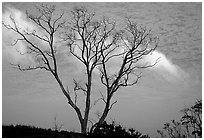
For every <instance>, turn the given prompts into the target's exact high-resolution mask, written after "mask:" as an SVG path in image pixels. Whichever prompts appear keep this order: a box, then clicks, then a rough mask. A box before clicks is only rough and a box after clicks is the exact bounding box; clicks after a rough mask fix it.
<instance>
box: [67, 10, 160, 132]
mask: <svg viewBox="0 0 204 140" xmlns="http://www.w3.org/2000/svg"><path fill="white" fill-rule="evenodd" d="M94 16H95V13H90V12H88V10H87V9H86V8H84V7H81V8H75V9H74V10H73V11H72V21H71V22H70V23H69V24H68V26H67V32H64V37H63V39H64V40H65V41H67V42H68V47H69V49H70V52H71V54H72V55H73V56H74V57H76V58H77V59H78V60H79V61H80V62H81V63H82V64H83V65H84V66H85V69H86V76H87V82H86V83H85V85H86V86H85V88H82V87H83V86H81V85H80V84H79V83H77V82H75V88H76V89H77V90H80V91H82V92H84V93H85V95H86V96H85V100H86V104H85V111H84V112H85V113H84V118H83V119H82V120H83V121H82V122H81V123H82V124H81V127H82V128H83V129H82V132H85V131H86V130H85V129H86V128H87V123H88V119H89V111H90V105H91V101H90V97H91V92H92V78H93V77H92V75H93V71H94V70H98V71H99V73H100V74H99V76H100V81H101V83H102V85H103V86H104V87H105V88H106V92H105V93H101V98H99V99H98V100H97V101H99V100H102V101H103V102H104V103H105V106H104V110H103V111H102V115H101V116H100V117H99V119H98V121H97V122H96V123H95V124H94V125H93V126H92V127H91V130H90V132H91V133H93V132H94V130H97V129H98V128H99V126H100V125H101V124H102V123H103V122H104V121H105V119H106V117H107V115H108V113H109V111H110V110H111V108H112V107H113V105H114V104H115V103H116V102H117V101H114V102H112V100H111V99H112V97H113V95H114V93H116V92H117V91H118V89H119V88H120V87H128V86H132V85H135V84H136V83H137V82H138V80H139V79H140V78H141V73H138V71H139V69H141V68H149V67H152V66H154V65H155V64H156V63H157V62H155V63H154V64H144V63H143V64H142V63H140V60H141V59H142V58H143V57H144V56H145V55H149V54H150V53H151V52H152V51H154V50H155V48H156V47H157V44H158V38H157V37H155V36H153V35H152V33H151V31H150V30H147V29H146V28H144V27H141V26H139V25H137V24H136V23H135V22H133V21H132V20H131V18H127V22H126V27H125V28H124V29H123V30H120V31H116V23H115V22H112V21H110V20H109V19H107V18H102V19H101V20H98V19H96V18H95V17H94ZM150 44H152V45H150ZM118 50H122V51H118ZM115 58H117V59H119V60H120V64H121V65H120V66H119V69H118V70H117V71H116V72H114V73H111V72H110V71H108V66H107V64H108V63H109V62H110V61H111V60H113V59H115Z"/></svg>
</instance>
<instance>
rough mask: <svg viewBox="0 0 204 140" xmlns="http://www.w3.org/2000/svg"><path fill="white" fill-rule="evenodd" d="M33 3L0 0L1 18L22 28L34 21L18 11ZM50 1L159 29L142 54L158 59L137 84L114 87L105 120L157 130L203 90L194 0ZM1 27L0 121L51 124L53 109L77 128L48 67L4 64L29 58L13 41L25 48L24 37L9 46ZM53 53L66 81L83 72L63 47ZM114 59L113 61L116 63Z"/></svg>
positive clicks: (9, 34)
mask: <svg viewBox="0 0 204 140" xmlns="http://www.w3.org/2000/svg"><path fill="white" fill-rule="evenodd" d="M36 4H39V3H3V4H2V6H3V7H2V10H3V15H2V19H3V21H5V23H8V24H9V23H10V21H9V20H8V19H9V18H8V17H9V15H10V14H12V15H13V16H14V17H16V19H17V20H18V21H19V25H22V27H21V28H27V27H28V28H29V29H31V30H32V29H35V26H34V25H33V24H32V22H30V21H28V20H27V19H26V17H25V11H26V10H28V11H30V12H33V13H34V6H35V5H36ZM54 4H55V5H56V6H57V10H59V11H60V10H62V9H66V12H67V13H66V14H68V15H69V12H70V10H71V9H72V8H73V7H74V6H82V5H83V6H86V7H87V8H88V9H90V10H91V11H95V12H96V15H97V17H101V16H107V17H109V18H110V19H111V20H115V21H117V23H118V24H119V25H120V24H121V23H122V22H123V20H124V17H125V16H131V17H132V18H134V19H135V21H137V22H138V23H139V24H142V25H145V26H147V28H151V29H152V31H153V32H154V33H155V34H156V35H158V36H159V39H160V42H159V46H158V48H157V50H156V51H155V52H153V53H152V55H149V56H147V57H145V58H144V62H149V63H152V62H153V61H154V60H156V59H157V58H158V57H160V58H161V59H160V61H159V63H158V65H156V66H155V67H154V68H151V69H147V70H144V71H143V76H142V79H141V80H140V81H139V82H138V84H136V85H134V86H132V87H128V88H121V89H120V90H119V91H118V92H117V93H116V94H115V95H114V98H113V100H117V104H115V105H114V107H113V108H112V110H111V111H110V113H109V115H108V117H107V120H108V121H112V120H115V121H116V122H117V123H119V124H122V125H123V126H125V127H127V128H130V127H133V128H135V129H137V130H139V131H141V132H142V133H147V134H149V135H150V136H153V137H156V136H158V135H157V133H156V130H157V129H162V128H163V124H164V123H166V122H168V121H170V120H172V119H176V120H179V117H180V116H181V113H180V112H179V111H180V110H181V109H182V108H184V107H186V106H189V105H192V104H193V103H194V102H195V100H196V99H198V98H201V97H202V31H201V29H202V4H201V3H54ZM121 25H122V24H121ZM121 25H120V26H121ZM2 32H3V34H2V37H3V38H2V123H3V124H26V125H35V126H38V127H43V128H52V127H54V117H55V116H56V117H57V122H58V123H59V124H63V129H66V130H69V131H79V130H80V125H79V122H78V119H77V116H76V114H75V112H74V111H73V109H72V108H71V107H69V105H68V104H67V100H66V98H65V97H64V96H63V94H62V92H61V91H60V88H59V87H58V85H57V82H56V81H55V80H54V78H53V77H52V75H51V74H50V73H48V72H46V71H43V70H37V71H25V72H22V71H19V70H18V69H16V68H14V67H13V66H11V65H10V63H11V62H16V63H21V62H25V61H26V62H27V63H32V58H30V56H29V55H28V56H21V55H19V54H18V52H16V48H17V50H19V51H21V52H24V51H25V49H26V47H25V46H24V45H23V44H17V45H16V46H15V47H13V46H10V44H11V43H12V42H13V40H14V39H15V38H16V37H18V36H17V35H15V34H13V33H12V32H10V31H8V30H6V29H5V28H3V29H2ZM57 58H58V62H59V63H58V64H59V69H60V74H61V75H62V79H63V80H64V83H66V84H67V85H70V86H71V85H72V84H73V83H72V79H73V78H76V79H81V78H83V77H84V71H83V67H82V66H81V65H80V63H79V62H78V61H77V60H75V59H74V58H73V57H71V56H68V55H67V50H66V49H65V48H62V49H61V51H60V54H59V55H58V56H57ZM118 61H119V60H118ZM118 61H115V62H113V64H112V67H113V66H115V67H114V69H115V70H117V62H118ZM112 67H110V69H111V68H112ZM95 76H96V77H97V72H96V73H95ZM97 82H98V81H97V78H96V79H94V86H93V91H94V92H95V93H96V95H97V94H98V93H99V91H100V90H103V88H102V87H99V86H98V84H97ZM97 112H100V107H98V108H95V109H93V110H92V111H91V113H92V114H93V115H92V116H91V117H93V118H94V117H96V115H95V116H94V114H97Z"/></svg>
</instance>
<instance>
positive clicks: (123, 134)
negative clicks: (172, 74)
mask: <svg viewBox="0 0 204 140" xmlns="http://www.w3.org/2000/svg"><path fill="white" fill-rule="evenodd" d="M90 136H91V137H96V138H97V137H98V138H149V136H148V135H143V134H142V133H141V132H139V131H136V130H135V129H133V128H130V129H127V130H126V129H125V128H123V127H122V126H121V125H116V124H115V122H114V121H113V122H112V123H111V124H107V122H106V121H104V122H103V124H101V125H100V127H98V129H97V130H95V131H94V133H90Z"/></svg>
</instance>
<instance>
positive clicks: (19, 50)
mask: <svg viewBox="0 0 204 140" xmlns="http://www.w3.org/2000/svg"><path fill="white" fill-rule="evenodd" d="M11 18H13V19H14V20H15V22H16V25H17V27H18V28H19V31H20V32H23V30H26V29H28V30H30V31H31V30H34V29H35V26H34V25H33V24H32V23H31V22H28V21H27V20H26V15H25V14H24V13H23V12H21V11H19V10H17V9H15V8H11V7H5V12H4V13H3V15H2V20H3V22H4V24H5V25H10V26H11V27H14V24H13V22H12V20H11ZM2 32H3V33H2V45H3V46H2V47H3V48H2V49H3V51H2V53H3V57H6V58H7V59H9V61H12V62H14V63H21V62H25V61H27V62H29V61H32V59H31V56H29V55H28V54H26V52H27V47H26V45H25V44H24V42H22V41H18V43H16V44H15V41H16V40H17V39H19V38H20V36H19V35H18V34H17V33H15V32H14V31H12V30H8V29H6V28H5V27H4V26H3V29H2ZM14 44H15V45H14Z"/></svg>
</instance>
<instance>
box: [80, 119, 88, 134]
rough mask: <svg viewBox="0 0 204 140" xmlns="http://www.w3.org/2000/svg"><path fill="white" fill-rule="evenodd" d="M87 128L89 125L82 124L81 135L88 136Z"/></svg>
mask: <svg viewBox="0 0 204 140" xmlns="http://www.w3.org/2000/svg"><path fill="white" fill-rule="evenodd" d="M86 128H87V123H84V121H83V122H82V123H81V133H82V134H86Z"/></svg>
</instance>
